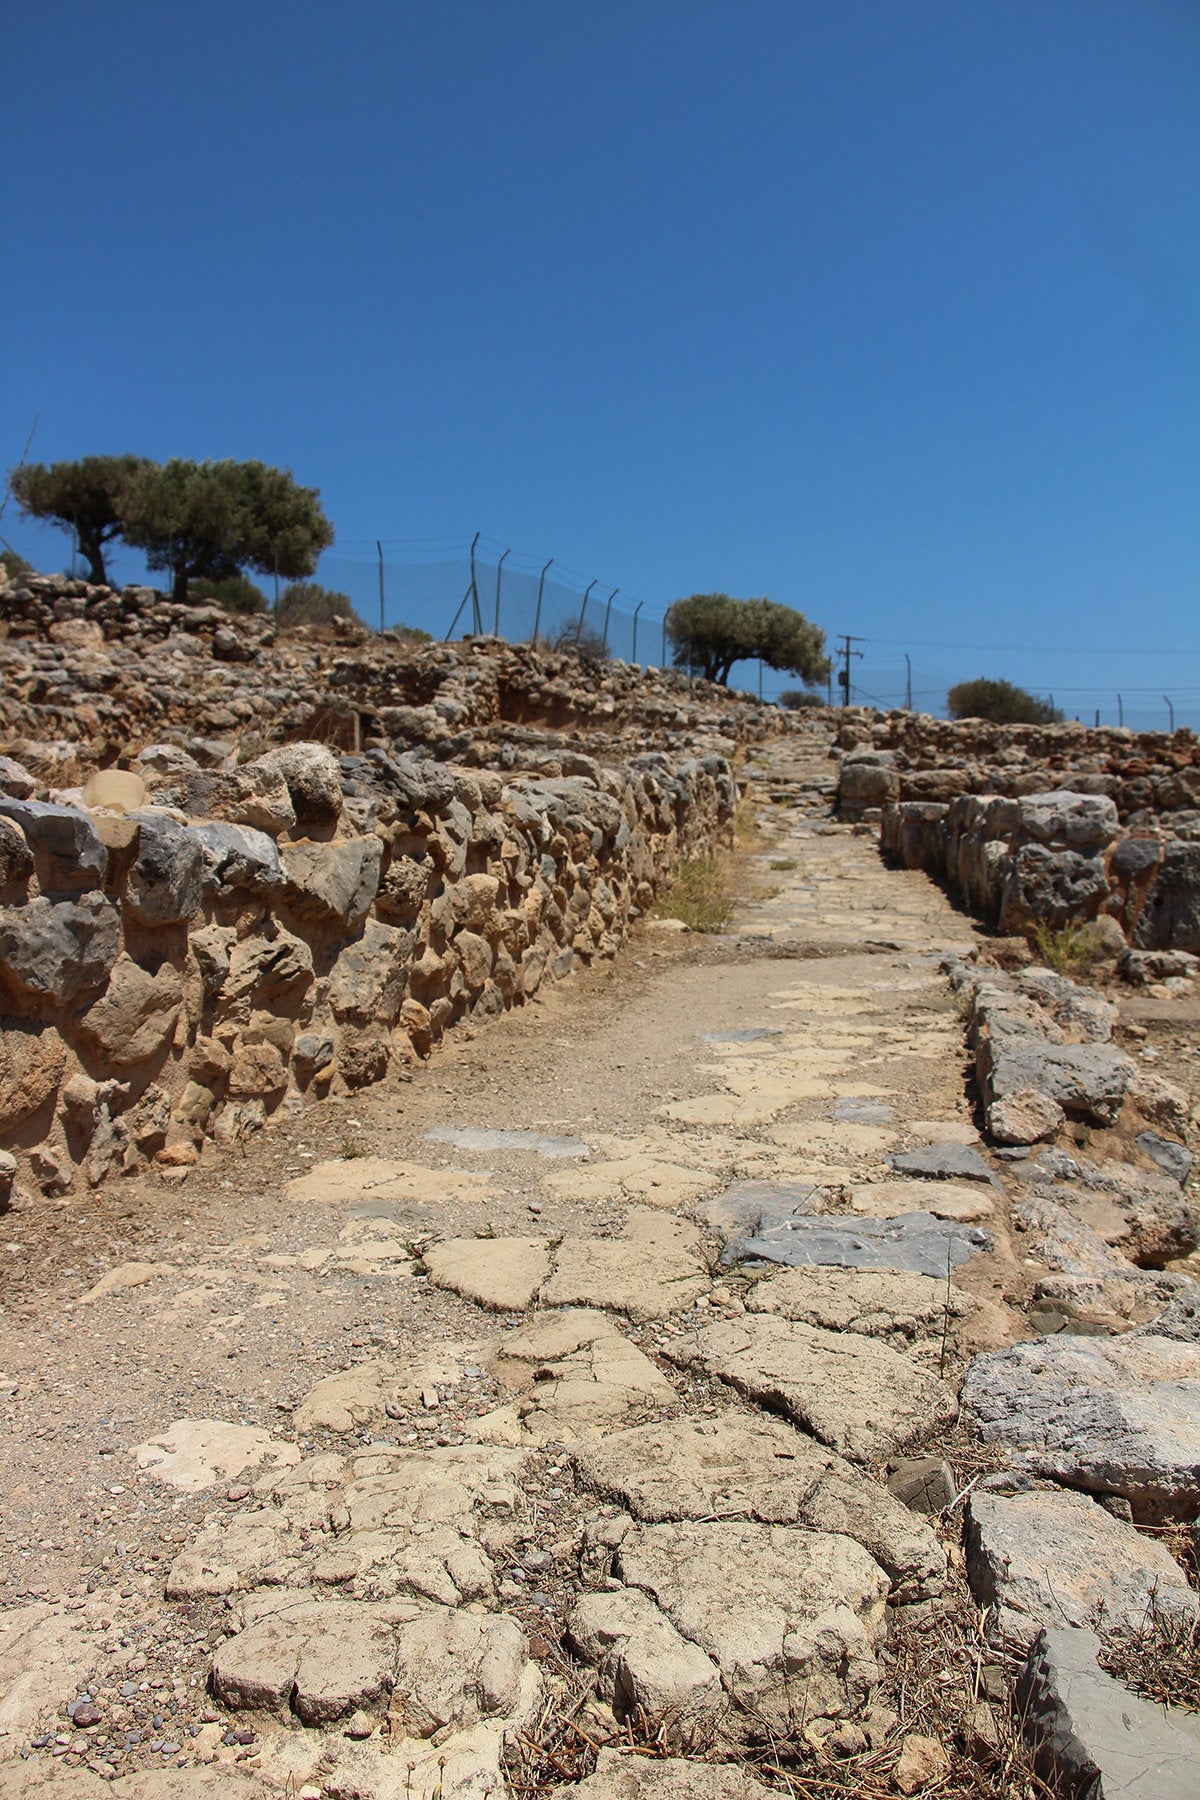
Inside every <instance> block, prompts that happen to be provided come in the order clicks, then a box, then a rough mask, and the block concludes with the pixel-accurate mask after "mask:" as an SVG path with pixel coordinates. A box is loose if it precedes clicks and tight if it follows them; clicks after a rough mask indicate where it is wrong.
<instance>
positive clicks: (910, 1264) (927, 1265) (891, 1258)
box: [721, 1212, 992, 1279]
mask: <svg viewBox="0 0 1200 1800" xmlns="http://www.w3.org/2000/svg"><path fill="white" fill-rule="evenodd" d="M991 1247H992V1236H991V1233H990V1232H989V1231H986V1230H984V1228H983V1227H982V1226H980V1225H960V1224H957V1223H954V1222H952V1221H950V1220H947V1219H936V1218H935V1217H934V1216H933V1214H932V1213H923V1212H918V1213H906V1214H903V1215H902V1216H900V1217H899V1218H891V1219H868V1218H860V1217H857V1216H856V1217H855V1218H853V1219H849V1218H846V1217H845V1216H840V1217H838V1216H830V1215H825V1216H819V1217H816V1218H812V1217H805V1216H803V1215H799V1216H797V1217H795V1218H792V1219H788V1220H785V1221H784V1222H783V1223H782V1224H780V1225H777V1226H771V1227H765V1228H764V1229H763V1230H761V1231H760V1232H758V1233H757V1235H755V1236H753V1237H742V1238H733V1239H731V1240H730V1241H729V1243H728V1244H727V1245H726V1247H725V1249H724V1251H723V1252H722V1254H721V1261H722V1263H725V1264H730V1263H735V1262H773V1263H786V1264H791V1265H793V1266H795V1267H801V1266H803V1265H805V1264H824V1265H828V1266H830V1267H835V1268H850V1269H900V1270H907V1271H908V1272H909V1273H910V1274H913V1275H937V1274H939V1273H940V1274H941V1276H942V1278H943V1279H944V1278H945V1274H946V1263H947V1259H948V1260H949V1261H950V1263H951V1265H952V1266H954V1267H958V1266H959V1265H960V1264H962V1263H965V1262H967V1261H969V1259H970V1258H971V1257H972V1256H974V1254H975V1252H976V1251H977V1250H990V1249H991Z"/></svg>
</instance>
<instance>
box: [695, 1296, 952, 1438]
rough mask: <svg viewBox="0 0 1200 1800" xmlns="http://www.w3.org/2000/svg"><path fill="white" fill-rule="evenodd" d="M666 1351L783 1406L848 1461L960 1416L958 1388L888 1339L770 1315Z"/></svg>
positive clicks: (704, 1333)
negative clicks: (956, 1395) (925, 1367)
mask: <svg viewBox="0 0 1200 1800" xmlns="http://www.w3.org/2000/svg"><path fill="white" fill-rule="evenodd" d="M670 1355H671V1356H672V1357H673V1358H674V1359H675V1361H677V1362H679V1363H681V1364H682V1365H684V1366H685V1367H700V1368H702V1369H704V1370H705V1371H706V1372H707V1373H708V1374H710V1375H716V1376H719V1377H720V1378H721V1380H723V1381H728V1382H729V1383H730V1384H731V1385H732V1386H733V1387H736V1388H737V1389H738V1390H739V1392H741V1393H743V1394H745V1395H746V1396H747V1397H748V1398H749V1399H751V1400H755V1401H757V1402H758V1404H759V1405H761V1406H766V1407H768V1408H769V1409H771V1410H772V1411H775V1412H781V1413H783V1414H784V1416H785V1417H786V1418H789V1419H791V1420H792V1421H793V1422H794V1423H795V1424H797V1425H799V1426H800V1427H801V1428H802V1429H804V1430H806V1431H809V1432H811V1433H812V1435H813V1436H814V1437H816V1438H819V1439H820V1441H821V1442H822V1443H823V1444H828V1445H829V1447H830V1448H831V1449H833V1450H837V1451H838V1452H839V1453H840V1454H841V1455H843V1456H846V1457H849V1458H850V1460H851V1461H852V1462H863V1463H871V1462H874V1461H876V1460H878V1459H879V1458H882V1457H885V1456H889V1455H891V1454H892V1453H893V1452H894V1451H897V1450H901V1449H905V1448H907V1447H908V1446H909V1445H910V1444H916V1443H920V1442H922V1441H923V1440H924V1439H925V1438H927V1437H930V1436H932V1435H933V1434H934V1433H935V1432H936V1431H938V1430H940V1429H942V1428H944V1427H945V1426H947V1425H950V1424H952V1423H953V1422H954V1420H955V1419H956V1418H957V1416H958V1404H957V1401H956V1400H955V1397H954V1393H953V1391H952V1389H951V1388H950V1387H948V1386H947V1384H946V1383H945V1382H943V1381H939V1380H938V1379H937V1377H936V1376H933V1375H929V1374H928V1373H926V1371H925V1370H923V1369H921V1368H920V1367H919V1366H918V1365H917V1364H916V1363H915V1362H914V1361H913V1360H912V1359H911V1358H910V1357H908V1356H904V1355H901V1354H900V1353H899V1352H898V1351H896V1350H893V1349H891V1348H890V1347H889V1346H888V1345H887V1344H883V1343H879V1342H877V1341H876V1340H875V1339H874V1338H867V1337H861V1336H859V1335H858V1334H857V1333H855V1332H849V1331H848V1332H835V1331H822V1330H819V1329H817V1328H815V1327H813V1326H811V1325H803V1324H799V1323H793V1322H792V1321H791V1320H790V1319H781V1318H777V1317H774V1316H773V1315H771V1314H770V1313H757V1314H751V1315H748V1316H747V1317H746V1318H744V1319H735V1320H722V1321H720V1322H718V1323H716V1324H713V1325H708V1326H705V1327H704V1328H703V1329H702V1330H700V1331H698V1332H697V1333H696V1335H695V1337H694V1338H693V1339H688V1340H683V1341H681V1342H679V1343H677V1344H673V1345H672V1346H671V1347H670Z"/></svg>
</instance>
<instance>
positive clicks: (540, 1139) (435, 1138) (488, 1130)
mask: <svg viewBox="0 0 1200 1800" xmlns="http://www.w3.org/2000/svg"><path fill="white" fill-rule="evenodd" d="M425 1136H426V1138H428V1139H430V1140H431V1141H432V1142H433V1143H435V1144H453V1145H454V1147H455V1149H456V1150H525V1151H527V1152H532V1153H533V1154H534V1155H535V1156H548V1157H563V1158H565V1157H571V1156H586V1155H587V1154H588V1147H587V1145H586V1144H585V1143H584V1141H583V1139H582V1138H577V1137H544V1136H543V1135H542V1133H541V1132H540V1131H506V1130H504V1129H502V1128H500V1127H496V1128H492V1127H489V1126H484V1125H467V1126H463V1127H461V1128H460V1127H459V1126H456V1125H435V1126H434V1128H433V1130H432V1131H427V1132H426V1133H425Z"/></svg>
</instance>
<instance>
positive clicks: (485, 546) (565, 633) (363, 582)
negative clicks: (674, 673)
mask: <svg viewBox="0 0 1200 1800" xmlns="http://www.w3.org/2000/svg"><path fill="white" fill-rule="evenodd" d="M372 550H373V551H374V555H371V554H370V551H372ZM318 580H320V581H321V582H322V584H323V585H324V586H326V587H331V588H336V589H338V590H339V591H340V592H342V593H345V594H348V595H349V596H350V598H351V600H352V601H353V602H354V606H355V609H356V611H357V612H358V613H359V615H360V617H361V618H362V619H363V620H364V621H365V622H366V623H367V624H369V625H374V626H380V625H382V626H385V627H387V628H389V629H390V628H394V627H396V626H398V625H411V626H417V627H419V628H420V629H421V630H423V631H428V632H429V633H430V635H431V636H433V637H437V638H449V637H461V636H462V635H463V634H464V633H466V632H471V633H474V634H476V635H479V634H487V635H493V636H497V637H505V638H508V639H510V640H511V641H513V642H520V641H524V640H528V639H531V638H534V637H538V638H541V639H544V640H545V641H546V642H547V643H550V644H562V643H572V644H573V643H583V644H595V645H600V644H603V645H604V646H605V648H606V649H607V650H608V652H609V654H610V655H611V656H617V657H621V658H622V659H623V660H624V661H626V662H640V663H653V664H656V665H662V664H664V663H665V662H666V661H667V645H666V639H665V636H664V631H663V612H664V611H665V608H663V607H661V606H659V607H648V606H647V605H646V604H645V602H644V601H640V600H637V599H631V598H628V597H626V596H624V595H623V594H622V593H621V590H620V588H619V587H615V586H614V585H613V584H612V583H611V582H606V581H604V580H603V579H601V578H600V577H596V578H593V579H590V580H589V579H588V577H586V576H584V575H581V574H578V573H577V572H576V571H575V570H572V569H568V568H564V567H563V566H562V565H561V564H559V563H558V562H557V561H556V560H555V559H554V558H553V557H550V558H548V559H546V560H543V561H541V562H539V561H538V559H537V558H536V557H533V556H529V555H526V554H525V553H524V552H522V551H520V550H514V549H510V548H509V547H507V546H506V545H504V544H501V543H497V542H496V541H495V540H493V539H488V538H484V537H483V536H482V535H481V536H479V537H476V538H474V539H471V540H467V539H462V538H454V539H443V540H424V541H414V542H406V543H397V542H395V541H389V540H387V539H383V540H381V541H380V542H379V543H377V544H374V545H365V544H363V545H347V546H339V548H338V549H337V550H335V551H334V552H333V553H332V554H330V555H327V556H323V557H322V558H321V567H320V571H319V574H318Z"/></svg>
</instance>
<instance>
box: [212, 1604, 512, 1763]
mask: <svg viewBox="0 0 1200 1800" xmlns="http://www.w3.org/2000/svg"><path fill="white" fill-rule="evenodd" d="M526 1660H527V1659H526V1654H525V1637H524V1633H523V1631H522V1630H521V1627H520V1625H519V1624H518V1623H517V1621H516V1620H515V1619H512V1618H509V1617H508V1616H507V1615H506V1614H503V1613H490V1614H489V1613H485V1614H468V1613H463V1612H453V1611H450V1610H449V1609H446V1608H441V1607H421V1606H417V1605H410V1604H405V1603H393V1604H384V1605H367V1604H362V1603H359V1604H354V1603H348V1602H345V1601H340V1600H323V1599H314V1598H312V1597H311V1596H309V1595H305V1594H300V1595H291V1596H286V1597H279V1596H272V1597H271V1599H270V1601H269V1602H268V1603H267V1604H265V1605H261V1606H255V1605H253V1604H250V1605H248V1606H247V1607H246V1608H245V1609H244V1623H243V1626H242V1629H241V1630H240V1631H238V1632H237V1633H236V1634H235V1635H234V1636H233V1637H231V1638H227V1639H226V1640H225V1642H224V1643H223V1644H221V1645H220V1646H219V1647H218V1648H217V1650H216V1651H215V1652H214V1653H213V1657H212V1664H211V1680H212V1687H213V1692H214V1693H215V1694H216V1695H217V1697H218V1698H219V1699H220V1700H222V1701H224V1703H225V1704H226V1705H227V1706H230V1707H232V1708H234V1709H235V1710H239V1711H240V1710H247V1709H251V1710H257V1711H270V1712H282V1711H286V1710H289V1709H290V1710H291V1711H293V1712H295V1714H296V1716H297V1717H298V1718H299V1719H300V1721H301V1722H302V1723H303V1724H305V1725H310V1726H312V1725H327V1724H331V1723H333V1722H334V1721H335V1720H337V1719H341V1718H344V1717H346V1715H347V1714H349V1713H351V1712H354V1711H356V1710H357V1709H358V1708H360V1707H361V1708H363V1709H364V1710H366V1709H370V1710H374V1711H380V1710H382V1709H383V1708H384V1707H386V1709H387V1711H388V1714H389V1716H390V1717H392V1718H395V1719H396V1720H397V1721H398V1723H399V1725H400V1728H401V1731H400V1734H401V1735H403V1736H407V1737H416V1738H428V1737H431V1736H432V1735H433V1734H434V1732H436V1731H440V1730H443V1729H445V1728H446V1727H447V1726H449V1727H459V1728H462V1727H467V1726H470V1725H473V1724H475V1723H477V1722H478V1721H479V1720H481V1719H485V1718H489V1717H495V1716H497V1715H499V1716H504V1717H508V1716H511V1715H512V1714H513V1713H514V1712H516V1711H517V1709H518V1707H519V1706H520V1704H521V1701H522V1698H523V1693H522V1675H523V1673H524V1668H525V1664H526ZM389 1696H390V1698H389Z"/></svg>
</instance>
